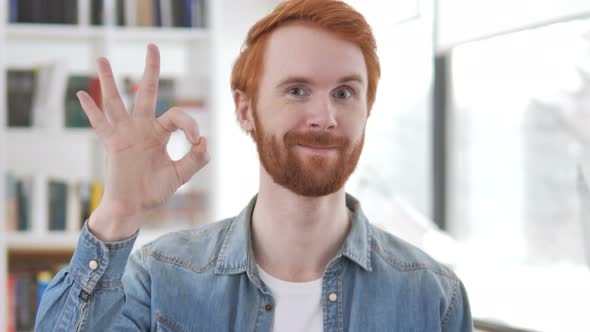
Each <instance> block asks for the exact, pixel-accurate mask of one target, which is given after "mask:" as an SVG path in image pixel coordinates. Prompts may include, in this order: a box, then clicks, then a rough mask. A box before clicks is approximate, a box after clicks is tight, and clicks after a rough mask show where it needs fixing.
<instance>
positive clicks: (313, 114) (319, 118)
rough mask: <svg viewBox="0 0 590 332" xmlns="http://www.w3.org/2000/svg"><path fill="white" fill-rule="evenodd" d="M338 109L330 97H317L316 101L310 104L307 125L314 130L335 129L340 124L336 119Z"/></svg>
mask: <svg viewBox="0 0 590 332" xmlns="http://www.w3.org/2000/svg"><path fill="white" fill-rule="evenodd" d="M335 112H336V109H335V107H334V105H332V102H331V100H330V98H329V97H324V98H317V100H316V102H315V103H313V104H312V105H310V109H309V111H308V118H307V125H308V127H310V128H311V129H314V130H328V129H334V128H336V127H337V126H338V123H337V121H336V113H335Z"/></svg>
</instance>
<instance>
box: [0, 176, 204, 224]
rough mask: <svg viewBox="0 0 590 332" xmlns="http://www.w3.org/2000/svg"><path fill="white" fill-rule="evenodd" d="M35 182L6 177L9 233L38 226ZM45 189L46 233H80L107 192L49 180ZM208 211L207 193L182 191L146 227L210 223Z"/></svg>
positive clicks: (98, 186)
mask: <svg viewBox="0 0 590 332" xmlns="http://www.w3.org/2000/svg"><path fill="white" fill-rule="evenodd" d="M34 181H35V179H34V177H33V176H15V175H14V174H12V173H8V174H7V175H6V225H5V230H6V231H9V232H16V231H18V232H26V231H30V230H32V229H33V228H34V227H35V226H34V225H33V223H34V220H33V208H34V202H33V201H34V200H35V199H36V198H35V197H34V195H35V194H36V193H39V191H37V190H35V189H34V186H35V185H36V184H35V183H34ZM37 185H38V184H37ZM42 186H43V188H42V189H41V190H47V192H46V194H45V195H40V196H42V198H40V199H42V200H45V202H42V204H46V209H47V210H46V211H47V218H46V220H47V225H43V231H68V232H76V231H79V230H80V229H81V228H82V226H83V225H84V222H85V221H86V220H87V219H88V218H89V217H90V215H91V214H92V212H93V211H94V209H96V207H97V206H98V204H99V203H100V199H101V198H102V194H103V191H104V183H103V182H102V181H67V180H60V179H49V180H48V181H47V183H45V184H42ZM37 199H39V198H37ZM208 211H209V210H208V195H207V193H206V192H205V191H195V190H179V191H178V192H177V193H176V194H175V195H173V196H172V197H171V198H170V199H168V200H167V201H166V202H164V204H162V205H161V206H160V207H158V208H157V209H155V210H154V211H152V212H151V213H150V214H149V215H148V216H146V220H145V221H144V225H145V226H146V227H147V228H159V229H165V228H167V227H190V226H192V225H195V224H199V223H204V222H207V220H208ZM44 219H45V217H44Z"/></svg>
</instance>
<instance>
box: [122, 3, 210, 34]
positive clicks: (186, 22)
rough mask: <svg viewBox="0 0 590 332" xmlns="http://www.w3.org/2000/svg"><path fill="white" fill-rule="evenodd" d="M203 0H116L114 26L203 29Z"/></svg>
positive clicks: (204, 24) (204, 23)
mask: <svg viewBox="0 0 590 332" xmlns="http://www.w3.org/2000/svg"><path fill="white" fill-rule="evenodd" d="M205 10H206V8H205V0H117V17H116V24H117V25H119V26H147V27H185V28H190V27H201V28H202V27H205V26H206V22H205V17H206V14H205Z"/></svg>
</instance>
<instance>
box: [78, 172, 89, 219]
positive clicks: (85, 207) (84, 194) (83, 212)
mask: <svg viewBox="0 0 590 332" xmlns="http://www.w3.org/2000/svg"><path fill="white" fill-rule="evenodd" d="M91 189H92V185H91V183H90V182H88V181H82V182H80V183H79V184H78V192H79V194H80V220H82V224H83V223H84V222H85V221H86V220H88V218H90V212H91V211H90V196H91V194H92V190H91ZM80 228H81V227H80Z"/></svg>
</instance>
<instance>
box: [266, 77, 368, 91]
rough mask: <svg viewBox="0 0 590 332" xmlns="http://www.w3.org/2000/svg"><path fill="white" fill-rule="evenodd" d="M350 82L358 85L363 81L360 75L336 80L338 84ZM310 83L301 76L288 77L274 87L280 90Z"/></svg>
mask: <svg viewBox="0 0 590 332" xmlns="http://www.w3.org/2000/svg"><path fill="white" fill-rule="evenodd" d="M351 81H356V82H358V83H360V84H363V79H362V77H361V75H359V74H350V75H347V76H344V77H342V78H341V79H339V80H338V84H342V83H346V82H351ZM311 83H312V81H311V80H310V79H308V78H305V77H303V76H289V77H287V78H285V79H284V80H282V81H280V82H279V83H278V84H277V85H276V87H277V88H280V87H282V86H285V85H289V84H311Z"/></svg>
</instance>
